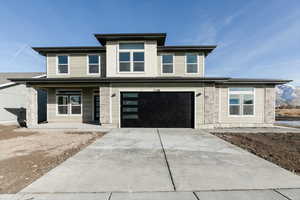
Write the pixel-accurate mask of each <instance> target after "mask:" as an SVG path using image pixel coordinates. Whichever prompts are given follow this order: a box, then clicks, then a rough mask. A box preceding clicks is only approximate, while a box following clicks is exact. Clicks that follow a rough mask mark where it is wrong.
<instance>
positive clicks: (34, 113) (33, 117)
mask: <svg viewBox="0 0 300 200" xmlns="http://www.w3.org/2000/svg"><path fill="white" fill-rule="evenodd" d="M27 90H28V93H27V105H26V125H27V127H28V128H31V127H34V126H36V125H37V123H38V107H37V89H35V88H33V87H27Z"/></svg>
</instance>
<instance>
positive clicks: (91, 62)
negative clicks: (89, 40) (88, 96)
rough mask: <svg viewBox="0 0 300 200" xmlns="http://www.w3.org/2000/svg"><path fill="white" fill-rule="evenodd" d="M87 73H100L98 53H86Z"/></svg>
mask: <svg viewBox="0 0 300 200" xmlns="http://www.w3.org/2000/svg"><path fill="white" fill-rule="evenodd" d="M88 74H100V56H99V55H88Z"/></svg>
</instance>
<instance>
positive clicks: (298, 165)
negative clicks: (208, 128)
mask: <svg viewBox="0 0 300 200" xmlns="http://www.w3.org/2000/svg"><path fill="white" fill-rule="evenodd" d="M213 134H214V135H216V136H218V137H220V138H222V139H224V140H226V141H228V142H230V143H232V144H234V145H237V146H239V147H241V148H243V149H246V150H248V151H249V152H251V153H254V154H256V155H258V156H259V157H262V158H264V159H266V160H268V161H271V162H273V163H275V164H277V165H279V166H281V167H283V168H285V169H287V170H290V171H292V172H295V173H297V174H298V175H300V133H213Z"/></svg>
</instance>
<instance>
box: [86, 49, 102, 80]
mask: <svg viewBox="0 0 300 200" xmlns="http://www.w3.org/2000/svg"><path fill="white" fill-rule="evenodd" d="M89 56H98V69H99V71H98V73H90V65H97V64H94V63H93V64H90V61H89ZM86 70H87V71H86V73H87V75H100V74H101V55H100V54H87V55H86Z"/></svg>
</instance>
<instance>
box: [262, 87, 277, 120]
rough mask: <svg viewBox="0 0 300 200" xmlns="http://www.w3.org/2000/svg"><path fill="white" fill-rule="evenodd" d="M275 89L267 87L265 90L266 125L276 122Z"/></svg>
mask: <svg viewBox="0 0 300 200" xmlns="http://www.w3.org/2000/svg"><path fill="white" fill-rule="evenodd" d="M275 100H276V94H275V87H274V86H266V88H265V123H267V124H270V123H274V122H275Z"/></svg>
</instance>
